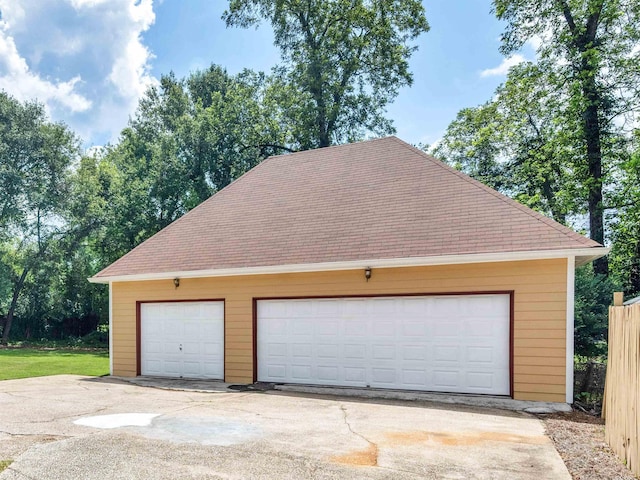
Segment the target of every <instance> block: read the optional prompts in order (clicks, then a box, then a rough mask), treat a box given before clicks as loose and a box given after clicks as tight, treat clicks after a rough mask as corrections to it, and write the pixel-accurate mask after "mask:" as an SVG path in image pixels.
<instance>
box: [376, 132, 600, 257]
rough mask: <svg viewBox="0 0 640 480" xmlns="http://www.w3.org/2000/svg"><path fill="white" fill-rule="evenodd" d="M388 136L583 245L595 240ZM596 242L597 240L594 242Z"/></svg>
mask: <svg viewBox="0 0 640 480" xmlns="http://www.w3.org/2000/svg"><path fill="white" fill-rule="evenodd" d="M388 138H391V139H393V140H395V141H396V142H397V143H399V144H400V145H402V146H404V147H405V148H408V149H409V150H412V151H414V152H415V153H418V154H419V155H421V156H423V157H425V158H427V159H428V160H431V161H432V162H433V163H435V164H436V165H437V166H439V167H440V168H442V169H444V170H447V171H449V172H451V173H454V174H456V175H457V176H458V177H459V178H461V179H462V180H465V181H466V182H468V183H470V184H471V185H474V186H475V187H477V188H480V189H482V190H484V191H485V192H487V193H490V194H491V195H493V196H494V197H496V198H497V199H499V200H501V201H502V202H504V203H506V204H507V205H512V206H515V207H517V208H518V209H519V210H520V211H522V212H523V213H526V214H527V215H529V216H530V217H532V218H534V219H536V220H538V221H541V222H543V223H545V224H546V225H548V226H550V227H552V228H554V229H555V230H557V231H558V232H560V233H562V234H564V235H565V236H567V237H569V238H571V239H572V240H579V241H580V242H581V243H584V244H585V245H588V244H589V243H590V242H595V240H592V239H590V238H588V237H585V236H584V235H581V234H579V233H577V232H574V231H573V230H571V229H570V228H569V227H566V226H564V225H562V224H561V223H559V222H556V221H555V220H553V219H551V218H549V217H547V216H546V215H543V214H541V213H540V212H537V211H535V210H533V209H532V208H530V207H527V206H526V205H523V204H521V203H520V202H518V201H517V200H514V199H513V198H511V197H509V196H507V195H505V194H503V193H500V192H498V191H497V190H494V189H493V188H491V187H489V186H487V185H485V184H484V183H482V182H480V181H478V180H476V179H474V178H471V177H470V176H469V175H467V174H466V173H464V172H461V171H459V170H456V169H455V168H453V167H451V166H449V165H447V164H446V163H444V162H443V161H441V160H438V159H437V158H435V157H433V156H432V155H429V154H428V153H426V152H424V151H422V150H420V149H419V148H416V147H414V146H413V145H411V144H409V143H407V142H405V141H403V140H400V139H399V138H398V137H396V136H390V137H388ZM595 243H598V242H595Z"/></svg>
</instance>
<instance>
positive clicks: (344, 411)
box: [340, 405, 379, 467]
mask: <svg viewBox="0 0 640 480" xmlns="http://www.w3.org/2000/svg"><path fill="white" fill-rule="evenodd" d="M340 410H342V420H343V421H344V424H345V425H346V426H347V428H348V429H349V431H350V432H351V433H352V434H353V435H355V436H356V437H360V438H361V439H363V440H364V441H365V442H367V443H368V444H369V446H370V447H371V448H372V449H373V452H372V454H373V455H372V456H373V465H372V466H373V467H377V466H378V453H379V451H378V445H377V444H376V443H375V442H372V441H371V440H369V439H368V438H367V437H365V436H364V435H362V434H361V433H358V432H356V431H355V430H354V429H353V427H352V426H351V424H350V423H349V419H348V418H347V408H346V407H345V406H344V405H340Z"/></svg>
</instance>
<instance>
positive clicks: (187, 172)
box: [73, 65, 291, 266]
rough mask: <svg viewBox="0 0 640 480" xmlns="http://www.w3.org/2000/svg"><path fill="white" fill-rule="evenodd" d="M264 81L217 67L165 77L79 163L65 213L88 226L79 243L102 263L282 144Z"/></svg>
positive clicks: (284, 143)
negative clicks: (114, 134)
mask: <svg viewBox="0 0 640 480" xmlns="http://www.w3.org/2000/svg"><path fill="white" fill-rule="evenodd" d="M268 88H270V87H269V85H268V79H267V78H266V77H265V76H264V75H263V74H260V73H255V72H252V71H249V70H245V71H243V72H241V73H239V74H237V75H230V74H228V73H227V72H226V71H225V70H224V69H223V68H221V67H219V66H217V65H211V66H210V67H209V68H207V69H205V70H201V71H196V72H193V73H192V74H190V75H189V76H187V77H186V78H183V79H178V78H176V76H175V75H173V74H169V75H164V76H162V77H161V79H160V82H159V85H157V86H154V87H152V88H150V89H149V90H148V92H147V93H146V94H145V96H144V97H143V98H142V99H141V100H140V103H139V106H138V110H137V112H136V115H135V116H134V118H133V119H132V120H131V121H130V122H129V125H128V126H127V128H125V129H124V130H123V131H122V134H121V138H120V141H119V143H118V144H116V145H113V146H110V147H108V148H106V149H105V151H104V152H102V153H101V154H99V155H96V156H93V157H87V158H84V159H83V160H82V162H81V164H80V168H79V170H78V183H77V188H78V192H77V194H76V197H77V198H81V199H82V201H81V202H75V203H74V210H73V211H74V215H75V216H74V218H75V221H76V222H78V223H79V224H81V225H85V226H87V227H89V226H91V225H96V226H97V228H96V229H95V230H94V231H93V233H92V236H91V238H90V239H88V242H89V244H90V245H91V248H92V249H94V250H97V251H99V252H102V254H101V258H102V266H105V265H106V264H108V263H110V262H112V261H114V260H116V259H117V258H119V257H120V256H122V255H123V254H125V253H126V252H128V251H129V250H131V249H132V248H134V247H135V246H137V245H138V244H139V243H140V242H142V241H144V240H145V239H147V238H148V237H150V236H151V235H153V234H154V233H156V232H157V231H159V230H160V229H162V228H164V227H166V226H167V225H169V224H170V223H171V222H173V221H174V220H176V219H177V218H179V217H180V216H182V215H183V214H185V213H186V212H187V211H189V210H190V209H192V208H194V207H195V206H197V205H198V204H200V203H201V202H203V201H204V200H206V199H207V198H209V197H210V196H211V195H212V194H213V193H215V192H217V191H218V190H220V189H222V188H224V187H225V186H227V185H228V184H229V183H231V182H232V181H233V180H235V179H236V178H238V177H239V176H240V175H242V174H243V173H245V172H246V171H248V170H249V169H251V168H252V167H253V166H255V165H257V163H259V162H260V161H261V160H263V159H264V158H266V157H267V156H269V155H273V154H279V153H282V152H285V151H288V150H291V149H290V148H289V147H288V146H287V144H288V143H287V134H286V130H285V128H284V127H283V122H282V121H281V119H280V118H279V110H278V108H275V107H274V105H273V104H271V103H270V102H269V101H268V100H266V97H267V94H266V90H267V89H268ZM85 185H91V188H87V187H85ZM83 205H89V206H90V207H89V208H86V207H84V206H83Z"/></svg>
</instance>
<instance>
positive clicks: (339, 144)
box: [262, 135, 397, 163]
mask: <svg viewBox="0 0 640 480" xmlns="http://www.w3.org/2000/svg"><path fill="white" fill-rule="evenodd" d="M390 138H396V137H395V135H387V136H386V137H375V138H367V139H366V140H360V141H357V142H348V143H338V144H335V145H328V146H326V147H318V148H309V149H307V150H297V151H295V152H287V153H281V154H279V155H271V156H269V157H267V160H268V159H270V158H280V157H291V156H294V155H300V154H304V153H309V152H318V151H322V152H325V151H327V150H333V149H334V148H342V147H350V146H355V145H362V144H363V143H370V142H379V141H381V140H388V139H390ZM396 139H397V138H396ZM262 163H264V162H262Z"/></svg>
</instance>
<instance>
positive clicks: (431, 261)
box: [88, 247, 610, 283]
mask: <svg viewBox="0 0 640 480" xmlns="http://www.w3.org/2000/svg"><path fill="white" fill-rule="evenodd" d="M609 250H610V249H609V248H607V247H585V248H571V249H561V250H537V251H523V252H498V253H474V254H465V255H440V256H430V257H409V258H389V259H370V260H350V261H344V262H324V263H300V264H293V265H268V266H260V267H239V268H222V269H209V270H190V271H174V272H157V273H139V274H132V275H112V276H109V275H105V276H99V277H98V276H95V277H91V278H89V279H88V280H89V281H90V282H91V283H111V282H137V281H144V280H166V279H173V278H203V277H232V276H240V275H273V274H283V273H308V272H327V271H338V270H356V269H359V268H366V267H371V268H399V267H425V266H431V265H459V264H464V263H491V262H513V261H522V260H545V259H553V258H569V257H575V259H576V266H580V265H585V264H587V263H589V262H592V261H593V260H595V259H597V258H600V257H603V256H604V255H606V254H607V253H609Z"/></svg>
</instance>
